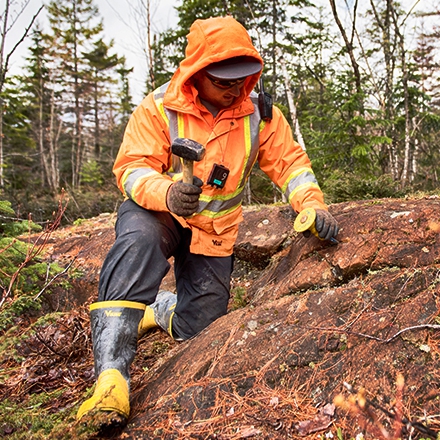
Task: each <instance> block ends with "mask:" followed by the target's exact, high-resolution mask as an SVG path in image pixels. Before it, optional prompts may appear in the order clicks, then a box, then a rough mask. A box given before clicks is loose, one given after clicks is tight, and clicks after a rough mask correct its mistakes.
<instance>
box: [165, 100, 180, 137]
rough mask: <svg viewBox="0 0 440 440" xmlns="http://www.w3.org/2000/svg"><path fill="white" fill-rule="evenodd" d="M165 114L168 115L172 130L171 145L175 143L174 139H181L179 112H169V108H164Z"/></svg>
mask: <svg viewBox="0 0 440 440" xmlns="http://www.w3.org/2000/svg"><path fill="white" fill-rule="evenodd" d="M164 110H165V114H166V115H167V118H168V121H169V124H170V125H169V127H168V128H169V130H170V139H171V143H173V141H174V139H176V138H178V137H179V125H178V120H177V112H175V111H173V110H169V109H167V108H164Z"/></svg>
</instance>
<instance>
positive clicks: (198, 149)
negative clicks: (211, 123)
mask: <svg viewBox="0 0 440 440" xmlns="http://www.w3.org/2000/svg"><path fill="white" fill-rule="evenodd" d="M171 152H172V153H173V154H175V155H176V156H179V157H181V158H182V159H185V160H188V161H195V162H198V161H199V160H202V159H203V156H204V155H205V147H204V146H203V145H202V144H199V143H198V142H196V141H193V140H192V139H187V138H176V139H174V142H173V144H172V145H171Z"/></svg>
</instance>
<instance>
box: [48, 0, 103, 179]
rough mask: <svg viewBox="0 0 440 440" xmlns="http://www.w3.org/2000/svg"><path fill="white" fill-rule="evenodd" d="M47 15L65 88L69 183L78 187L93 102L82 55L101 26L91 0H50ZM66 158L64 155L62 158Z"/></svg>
mask: <svg viewBox="0 0 440 440" xmlns="http://www.w3.org/2000/svg"><path fill="white" fill-rule="evenodd" d="M48 14H49V22H50V25H51V31H52V37H53V39H54V44H53V49H52V50H53V51H52V57H53V60H54V64H55V68H56V69H57V72H58V77H59V86H60V89H61V90H63V91H64V93H63V94H64V96H63V100H64V102H65V109H64V114H65V116H67V115H70V116H69V117H68V118H66V119H67V121H68V122H67V125H68V127H69V132H68V138H67V139H66V140H67V142H66V144H65V146H66V147H67V148H68V149H69V150H70V173H71V184H72V186H73V187H77V186H78V185H79V183H80V176H81V167H82V164H83V160H84V158H85V153H86V147H87V145H88V143H90V139H88V138H87V133H86V123H85V122H86V117H87V115H88V114H89V113H90V111H91V106H92V102H93V97H92V93H93V88H92V87H91V84H90V81H89V72H88V69H89V65H88V63H87V61H86V59H85V57H84V54H85V53H88V52H91V51H92V50H93V46H92V45H93V42H94V41H97V40H98V39H99V34H100V33H101V32H102V30H103V26H102V21H100V20H99V17H98V9H97V8H96V6H95V5H94V4H93V0H56V1H55V0H53V1H51V2H50V4H49V6H48ZM67 157H68V156H67ZM67 157H66V155H64V156H63V159H64V160H66V159H67Z"/></svg>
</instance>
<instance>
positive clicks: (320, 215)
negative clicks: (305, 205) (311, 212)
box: [315, 209, 339, 240]
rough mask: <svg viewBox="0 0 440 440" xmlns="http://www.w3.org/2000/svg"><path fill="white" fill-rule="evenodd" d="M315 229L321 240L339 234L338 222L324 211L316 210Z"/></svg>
mask: <svg viewBox="0 0 440 440" xmlns="http://www.w3.org/2000/svg"><path fill="white" fill-rule="evenodd" d="M315 229H316V232H317V233H318V235H319V237H320V238H322V239H323V240H330V238H332V237H333V238H335V237H336V236H337V235H338V232H339V226H338V222H337V221H336V219H335V218H334V217H333V216H332V215H331V214H330V213H329V212H328V211H326V210H325V209H316V219H315Z"/></svg>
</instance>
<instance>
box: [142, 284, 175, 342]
mask: <svg viewBox="0 0 440 440" xmlns="http://www.w3.org/2000/svg"><path fill="white" fill-rule="evenodd" d="M176 303H177V295H176V294H175V293H172V292H169V291H168V290H161V291H160V292H159V293H158V294H157V297H156V301H154V303H153V304H151V305H149V306H147V307H146V308H145V312H144V316H143V317H142V320H141V322H140V323H139V329H138V335H139V338H141V337H142V336H143V335H145V333H147V331H148V330H150V329H152V328H157V327H160V328H161V329H162V330H164V331H166V332H167V333H168V334H169V335H170V336H171V337H173V334H172V320H173V315H174V309H175V308H176Z"/></svg>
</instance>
